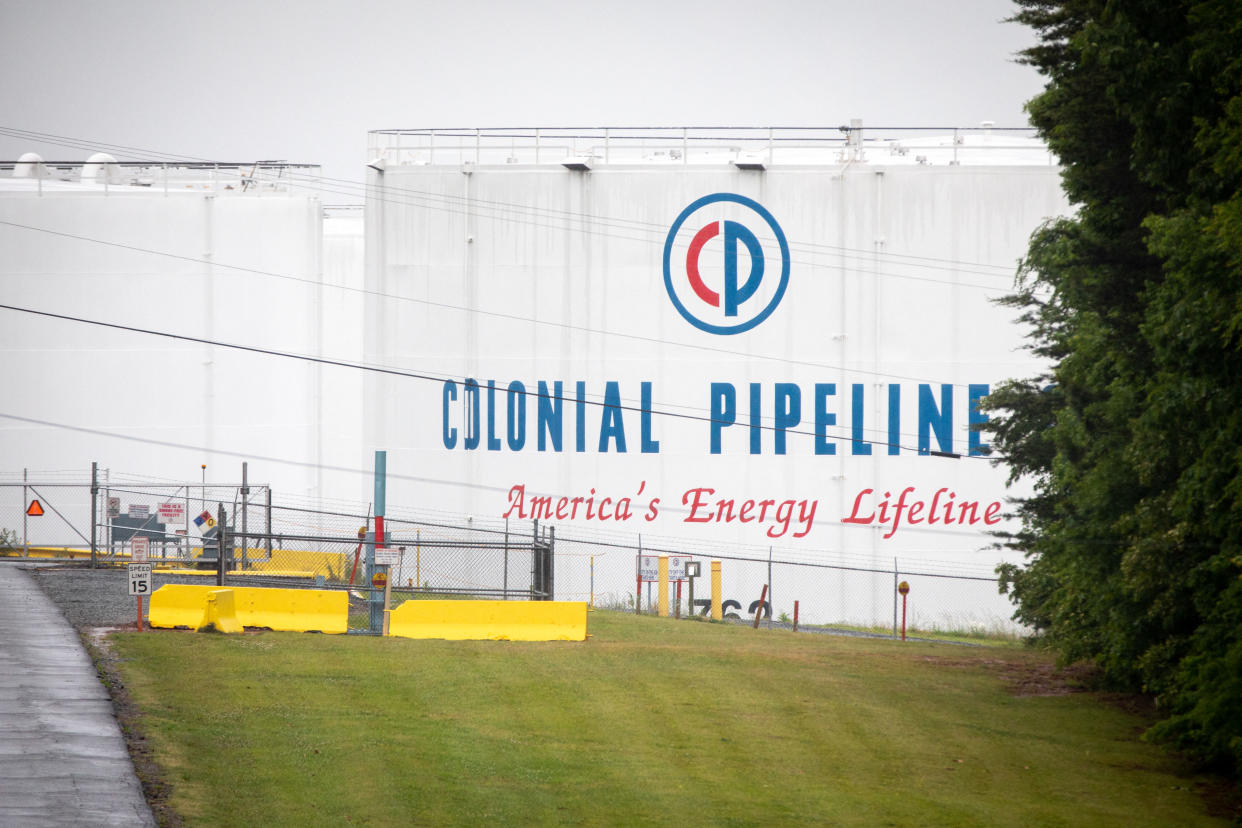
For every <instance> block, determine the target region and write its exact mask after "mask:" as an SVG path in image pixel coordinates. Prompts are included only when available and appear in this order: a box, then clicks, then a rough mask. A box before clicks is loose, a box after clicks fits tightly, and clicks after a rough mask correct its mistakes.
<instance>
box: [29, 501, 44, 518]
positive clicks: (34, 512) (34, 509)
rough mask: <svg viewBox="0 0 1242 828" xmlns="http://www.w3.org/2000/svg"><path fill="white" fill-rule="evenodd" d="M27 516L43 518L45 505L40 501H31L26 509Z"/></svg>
mask: <svg viewBox="0 0 1242 828" xmlns="http://www.w3.org/2000/svg"><path fill="white" fill-rule="evenodd" d="M26 514H28V515H30V516H31V517H43V504H42V503H40V502H39V501H38V499H35V500H32V501H30V505H29V506H27V507H26Z"/></svg>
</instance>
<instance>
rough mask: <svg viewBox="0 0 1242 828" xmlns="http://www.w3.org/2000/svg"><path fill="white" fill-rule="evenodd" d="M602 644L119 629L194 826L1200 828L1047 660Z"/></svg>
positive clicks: (819, 648) (1188, 794) (931, 648)
mask: <svg viewBox="0 0 1242 828" xmlns="http://www.w3.org/2000/svg"><path fill="white" fill-rule="evenodd" d="M589 626H590V632H591V638H590V639H589V640H588V641H586V642H580V643H570V642H556V643H516V642H477V641H475V642H446V641H412V640H408V639H399V638H389V639H382V638H371V637H346V636H321V635H302V634H297V633H262V634H248V635H244V636H223V635H207V634H195V633H188V632H154V633H151V632H147V633H119V634H115V635H114V636H113V637H112V642H113V647H114V650H115V652H116V655H117V656H118V657H119V658H120V659H122V662H121V664H120V670H121V673H122V676H123V679H124V682H125V685H126V687H127V689H128V691H129V693H130V694H131V695H132V697H133V699H134V700H135V701H136V703H137V705H138V707H139V708H140V710H141V711H142V716H141V719H140V727H141V729H142V730H143V731H144V732H145V734H146V736H147V737H148V739H149V741H150V743H151V744H152V745H153V747H154V750H155V753H156V758H157V761H158V763H159V764H160V766H161V767H162V773H163V776H164V781H165V782H167V783H168V784H169V785H170V786H171V797H170V804H171V806H172V807H173V809H174V810H175V811H176V812H177V813H178V814H180V815H181V816H182V817H183V818H184V819H185V821H186V823H187V824H191V825H239V826H241V825H245V826H253V825H264V826H272V825H296V826H303V825H344V824H368V825H407V824H429V825H444V824H458V825H475V824H481V823H484V822H490V823H492V824H497V825H508V824H527V825H562V824H569V825H635V824H642V825H661V824H667V825H687V824H703V825H764V826H767V825H815V824H832V823H845V824H855V825H903V826H904V825H988V826H991V825H1024V826H1030V825H1126V826H1132V825H1178V826H1182V825H1195V824H1213V820H1212V819H1211V817H1209V816H1208V814H1207V810H1206V808H1205V804H1204V799H1203V798H1202V797H1201V796H1200V795H1199V792H1198V789H1199V788H1200V787H1201V786H1204V785H1211V784H1216V783H1214V782H1213V780H1211V779H1209V778H1205V777H1197V776H1194V775H1193V774H1191V773H1189V771H1187V770H1186V768H1185V767H1183V766H1182V765H1181V764H1179V763H1178V761H1177V760H1176V759H1174V758H1172V757H1171V756H1170V755H1169V754H1167V753H1166V752H1164V751H1163V750H1162V749H1160V748H1159V747H1156V746H1152V745H1149V744H1146V743H1144V742H1142V741H1141V740H1140V739H1139V734H1140V733H1141V731H1142V729H1143V728H1144V725H1145V723H1144V722H1143V721H1142V720H1141V719H1139V718H1137V717H1136V716H1135V715H1133V714H1130V713H1127V712H1125V711H1123V710H1122V709H1120V708H1119V707H1117V706H1115V705H1111V704H1109V703H1107V702H1106V701H1104V700H1102V699H1100V698H1098V697H1096V696H1094V695H1092V694H1089V693H1074V694H1063V695H1056V696H1019V695H1015V694H1014V693H1013V692H1012V687H1011V685H1012V684H1013V682H1015V681H1016V680H1018V679H1020V678H1021V677H1023V676H1026V677H1029V676H1030V675H1032V673H1033V672H1036V671H1039V672H1042V674H1046V673H1047V671H1048V657H1047V656H1045V655H1043V654H1040V653H1037V652H1034V651H1031V650H1028V649H1025V648H1019V647H1012V646H1010V647H961V646H953V645H950V644H940V643H911V642H907V643H905V644H902V643H901V642H894V641H885V640H870V639H852V638H841V637H835V636H822V635H808V634H805V633H798V634H796V635H795V634H793V633H791V632H787V631H781V630H770V631H769V630H758V631H755V630H751V629H749V628H745V627H737V626H732V625H725V624H710V623H689V622H685V621H681V622H678V621H674V620H669V619H657V618H650V617H634V616H632V615H625V614H621V613H615V612H596V613H592V614H591V615H590V618H589Z"/></svg>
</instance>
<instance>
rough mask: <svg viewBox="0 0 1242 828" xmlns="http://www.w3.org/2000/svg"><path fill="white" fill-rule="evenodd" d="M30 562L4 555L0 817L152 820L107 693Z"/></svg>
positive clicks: (21, 820)
mask: <svg viewBox="0 0 1242 828" xmlns="http://www.w3.org/2000/svg"><path fill="white" fill-rule="evenodd" d="M26 565H28V564H27V563H21V564H19V563H16V562H10V561H0V825H3V826H10V825H11V826H44V825H57V826H59V825H90V826H96V825H98V826H104V825H118V826H119V825H124V826H131V825H141V826H153V825H155V819H154V818H153V817H152V815H151V809H150V808H148V807H147V803H146V800H145V799H144V798H143V795H142V787H141V785H140V784H139V782H138V777H137V776H136V775H135V774H134V766H133V763H132V762H131V761H130V758H129V752H128V751H127V750H126V749H125V740H124V738H122V736H121V731H120V728H119V727H118V726H117V723H116V718H115V716H114V715H113V712H112V702H111V701H110V700H109V698H108V693H107V691H106V690H105V689H104V687H103V685H102V684H100V682H99V678H98V676H97V674H96V673H95V668H94V666H92V664H91V660H90V658H89V657H88V656H87V655H86V651H85V650H84V649H83V647H82V643H81V641H80V640H79V639H78V636H77V633H76V632H74V630H73V628H72V627H70V626H69V624H68V622H66V621H65V619H64V617H63V616H62V615H61V613H60V610H58V609H57V608H56V606H55V605H54V604H53V603H52V602H51V601H50V600H49V599H48V598H47V597H46V596H45V595H44V594H43V592H42V591H41V590H40V589H39V587H38V586H37V585H36V584H35V582H34V579H33V578H32V577H31V576H30V575H29V574H28V573H26V572H24V571H23V570H22V569H21V568H20V567H21V566H26Z"/></svg>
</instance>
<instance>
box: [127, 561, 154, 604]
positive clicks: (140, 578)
mask: <svg viewBox="0 0 1242 828" xmlns="http://www.w3.org/2000/svg"><path fill="white" fill-rule="evenodd" d="M129 594H130V595H137V596H139V597H142V596H143V595H150V594H151V564H149V563H137V564H130V565H129Z"/></svg>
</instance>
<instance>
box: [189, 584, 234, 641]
mask: <svg viewBox="0 0 1242 828" xmlns="http://www.w3.org/2000/svg"><path fill="white" fill-rule="evenodd" d="M205 604H206V606H204V607H203V618H202V620H201V621H199V623H198V631H199V632H211V631H212V630H215V631H216V632H222V633H239V632H241V631H242V625H241V624H240V623H239V622H238V620H237V605H236V603H235V601H234V595H233V590H231V589H213V590H212V591H211V592H208V593H207V598H206V601H205Z"/></svg>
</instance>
